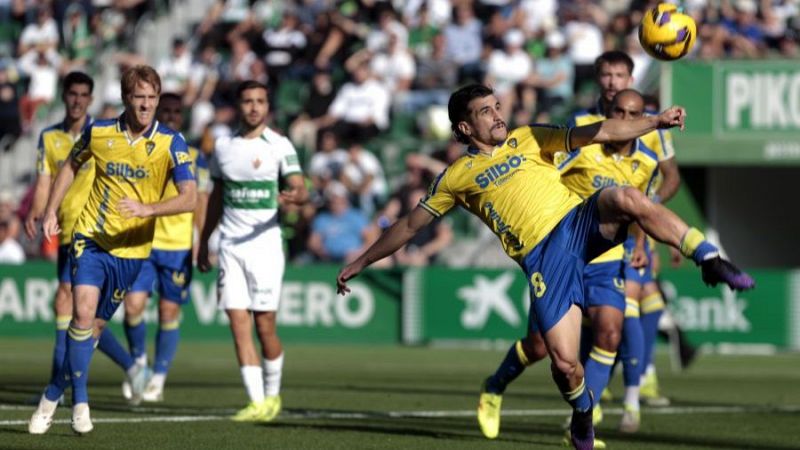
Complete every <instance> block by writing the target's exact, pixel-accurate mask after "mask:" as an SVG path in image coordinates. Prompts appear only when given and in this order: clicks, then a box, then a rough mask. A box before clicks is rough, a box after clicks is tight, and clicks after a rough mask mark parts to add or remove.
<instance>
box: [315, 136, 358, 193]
mask: <svg viewBox="0 0 800 450" xmlns="http://www.w3.org/2000/svg"><path fill="white" fill-rule="evenodd" d="M319 141H320V144H319V151H317V152H316V153H314V156H312V157H311V162H310V163H309V169H308V174H309V175H310V176H311V182H312V184H313V186H314V189H315V190H316V191H317V192H319V193H322V192H324V191H325V188H326V187H327V186H328V183H330V182H331V181H338V180H340V179H341V177H342V172H343V170H344V167H345V165H346V164H347V163H348V160H349V159H350V155H349V154H348V153H347V150H344V149H343V148H341V147H339V143H338V141H337V139H336V135H335V134H334V133H333V131H331V130H324V131H323V132H322V133H320V138H319Z"/></svg>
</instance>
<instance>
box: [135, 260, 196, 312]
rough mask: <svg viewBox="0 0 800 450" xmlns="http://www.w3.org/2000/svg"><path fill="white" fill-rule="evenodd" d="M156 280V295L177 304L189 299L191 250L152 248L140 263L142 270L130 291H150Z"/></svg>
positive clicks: (184, 302)
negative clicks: (146, 257)
mask: <svg viewBox="0 0 800 450" xmlns="http://www.w3.org/2000/svg"><path fill="white" fill-rule="evenodd" d="M156 282H158V295H159V297H160V298H161V299H162V300H168V301H171V302H173V303H177V304H179V305H184V304H186V303H187V302H188V301H189V299H190V296H189V285H190V284H191V282H192V251H191V250H155V249H154V250H153V251H152V252H150V258H148V259H146V260H144V262H143V263H142V270H141V271H139V276H137V277H136V281H134V282H133V286H132V287H131V292H147V293H148V294H150V293H152V292H153V290H155V283H156Z"/></svg>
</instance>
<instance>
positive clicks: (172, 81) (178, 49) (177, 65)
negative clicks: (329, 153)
mask: <svg viewBox="0 0 800 450" xmlns="http://www.w3.org/2000/svg"><path fill="white" fill-rule="evenodd" d="M156 71H158V74H159V75H160V76H161V86H162V91H163V92H172V93H174V94H177V95H179V96H183V94H184V93H185V92H186V88H187V86H188V84H189V78H190V77H191V73H192V53H191V52H190V51H189V46H188V45H187V44H186V41H185V40H184V39H183V38H181V37H176V38H175V39H173V40H172V51H171V52H170V54H169V55H168V56H166V57H164V58H163V59H162V60H161V61H160V62H159V63H158V65H157V66H156Z"/></svg>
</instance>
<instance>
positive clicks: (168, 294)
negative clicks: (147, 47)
mask: <svg viewBox="0 0 800 450" xmlns="http://www.w3.org/2000/svg"><path fill="white" fill-rule="evenodd" d="M156 117H157V118H158V120H159V121H160V122H161V123H163V124H165V125H166V126H168V127H169V128H171V129H173V130H175V131H181V130H182V129H183V101H182V99H181V97H180V96H179V95H177V94H173V93H169V92H168V93H164V94H161V99H160V101H159V103H158V112H157V114H156ZM189 156H190V157H191V160H192V172H193V173H194V175H195V178H196V180H197V191H198V192H197V207H196V209H195V211H194V213H183V214H179V215H174V216H166V217H159V218H158V219H157V220H156V232H155V237H154V238H153V251H152V252H151V253H150V257H149V258H148V259H147V261H145V262H144V263H143V264H142V269H141V270H140V271H139V275H138V276H137V277H136V281H134V283H133V286H132V287H131V290H130V291H129V292H128V294H127V295H126V296H125V322H124V327H125V335H126V337H127V338H128V347H129V349H130V355H131V356H132V357H133V359H134V360H135V362H136V363H137V364H140V365H142V366H146V365H147V354H146V347H147V345H146V344H147V342H146V338H147V328H146V324H145V320H144V309H145V306H146V304H147V299H148V297H149V296H150V293H151V291H152V290H153V289H155V286H156V285H157V286H158V295H159V301H158V321H159V327H158V332H157V333H156V353H155V359H154V360H153V376H152V378H150V381H149V382H148V383H147V387H146V388H145V390H144V392H143V393H142V400H143V401H146V402H159V401H162V400H163V399H164V382H165V381H166V378H167V371H168V370H169V366H170V364H171V363H172V360H173V359H174V357H175V353H176V351H177V349H178V341H179V339H180V328H179V325H180V323H179V319H180V317H179V316H180V308H181V306H183V305H185V304H186V303H188V302H189V301H190V300H191V298H190V292H189V285H190V284H191V281H192V244H193V236H194V230H195V228H196V229H197V230H202V229H203V224H202V221H203V219H205V208H206V204H207V202H208V192H209V190H210V184H211V182H210V178H209V173H208V164H207V163H206V160H205V158H204V157H203V155H202V153H200V152H199V151H198V150H197V149H196V148H194V147H189ZM176 195H178V192H177V191H176V190H175V188H174V186H173V185H171V184H168V185H167V188H166V190H165V191H164V197H163V198H164V199H168V198H171V197H174V196H176ZM123 393H124V395H125V396H126V397H129V396H130V394H131V392H130V385H129V384H128V382H127V381H126V382H125V383H124V384H123Z"/></svg>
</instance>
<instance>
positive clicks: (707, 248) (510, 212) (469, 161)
mask: <svg viewBox="0 0 800 450" xmlns="http://www.w3.org/2000/svg"><path fill="white" fill-rule="evenodd" d="M500 111H501V109H500V102H498V101H497V98H496V97H495V96H494V93H493V92H492V90H491V89H489V88H487V87H486V86H483V85H469V86H465V87H463V88H461V89H459V90H457V91H456V92H455V93H453V95H451V97H450V101H449V104H448V114H449V117H450V122H451V127H452V129H453V132H454V134H455V136H456V138H457V139H458V140H459V142H462V143H465V144H468V145H469V147H468V150H467V154H466V155H464V156H462V157H461V158H459V159H458V160H456V161H455V162H454V163H452V164H450V165H449V166H448V168H447V169H446V170H445V171H444V172H442V173H441V174H440V175H439V176H438V177H437V178H436V179H435V180H434V181H433V183H432V184H431V186H430V188H429V192H428V195H427V196H426V197H425V198H424V199H423V200H422V201H421V202H420V204H419V206H418V207H417V208H415V209H414V210H412V211H411V212H410V213H409V214H408V215H407V216H405V217H403V218H401V219H400V220H398V221H397V222H395V224H393V225H392V226H391V227H390V228H389V229H388V230H387V231H386V232H384V233H383V235H381V237H380V238H379V239H378V240H377V241H376V242H375V243H374V244H373V245H372V246H370V247H369V248H368V249H367V250H366V251H365V252H364V253H363V254H362V255H361V256H359V257H358V258H357V259H356V260H355V261H354V262H352V263H351V264H349V265H347V266H345V267H344V268H342V270H341V271H340V272H339V275H338V276H337V280H336V282H337V290H338V292H339V293H340V294H344V293H347V292H349V288H348V287H347V281H348V280H350V279H352V278H353V277H355V276H357V275H358V274H359V273H360V272H361V271H362V270H363V269H364V268H365V267H367V266H369V265H370V264H372V263H374V262H375V261H378V260H380V259H383V258H385V257H386V256H388V255H390V254H392V253H393V252H395V251H396V250H397V249H399V248H400V247H402V246H403V245H404V244H405V243H406V242H408V240H409V239H411V237H413V236H414V235H415V234H416V232H417V231H418V230H420V229H421V228H422V227H424V226H425V225H427V224H429V223H430V222H431V221H432V220H433V219H434V218H436V217H439V216H441V215H443V214H445V213H446V212H447V211H449V210H450V209H452V208H453V207H454V206H456V205H459V206H461V207H463V208H465V209H467V210H468V211H469V212H471V213H472V214H474V215H476V216H477V217H478V218H479V219H481V221H483V222H484V223H485V224H486V225H487V226H488V227H489V228H490V229H491V230H492V231H493V232H494V233H495V234H496V235H497V236H498V238H499V239H500V242H501V244H502V246H503V249H504V250H505V251H506V253H507V254H508V255H509V256H510V257H511V258H512V259H514V260H515V261H517V262H518V263H519V264H520V266H521V267H522V269H523V271H524V272H525V274H526V277H527V278H528V280H529V285H530V293H531V300H532V304H531V309H530V317H529V324H530V326H529V331H530V332H535V331H539V332H541V334H542V336H543V337H544V343H545V346H546V348H547V352H548V353H549V355H550V358H551V360H552V365H551V368H552V372H553V379H554V381H555V382H556V385H557V386H558V388H559V390H560V391H561V393H562V394H563V396H564V399H565V400H566V401H567V402H569V403H570V405H571V406H572V407H573V415H572V422H571V425H570V431H571V441H572V444H573V446H575V447H576V448H579V449H584V448H593V445H594V429H593V427H592V405H593V400H592V395H591V394H590V392H589V391H588V390H587V389H586V385H585V382H584V374H583V367H582V366H581V364H580V362H579V361H578V341H579V339H580V322H581V316H582V313H581V307H582V305H583V298H584V292H583V269H584V266H585V265H586V262H588V261H591V260H592V259H594V258H595V257H597V256H599V255H600V254H602V253H603V252H605V251H607V250H609V249H610V248H611V247H613V246H614V245H616V244H619V243H621V241H622V238H623V237H624V236H625V234H626V231H627V226H628V224H629V223H631V222H636V223H637V224H639V226H641V227H642V228H643V229H644V230H645V231H646V232H647V233H648V234H650V235H652V236H654V237H656V238H657V239H659V240H660V241H662V242H665V243H668V244H669V245H672V246H674V247H679V248H681V250H682V252H683V254H684V255H686V256H687V257H691V258H693V259H694V260H695V261H696V262H697V263H698V264H699V265H701V266H702V269H703V278H704V280H705V281H706V282H707V283H711V284H716V283H719V282H724V283H726V284H728V285H729V286H731V287H732V288H734V289H748V288H751V287H752V286H753V280H752V279H751V278H750V277H749V276H748V275H746V274H744V273H742V272H740V271H739V270H738V269H736V268H735V267H734V266H733V265H732V264H730V263H729V262H727V261H724V260H722V259H720V257H719V254H718V250H717V249H716V248H715V247H714V246H713V245H711V244H709V243H708V242H707V241H705V239H704V237H703V235H702V233H700V232H699V231H697V230H696V229H693V228H689V227H688V226H687V225H686V224H685V223H684V222H683V221H681V220H680V219H679V218H678V217H677V216H676V215H675V214H674V213H672V212H670V211H669V210H667V209H665V208H664V207H662V206H660V205H657V204H654V203H652V202H651V201H649V200H648V199H647V197H645V196H644V194H642V193H641V192H639V191H638V190H636V189H635V188H631V187H607V188H604V189H601V190H600V191H598V192H597V193H596V194H594V195H592V196H591V197H589V198H588V199H586V200H583V199H581V198H580V197H579V196H578V195H576V194H574V193H572V192H571V191H569V189H567V187H566V186H564V185H563V184H562V183H561V182H560V178H561V177H560V173H559V172H558V169H557V168H556V167H555V166H554V165H553V156H554V154H555V153H556V152H559V151H568V150H569V149H572V148H578V147H583V146H585V145H589V144H592V143H607V142H618V141H624V140H630V139H634V138H636V137H638V136H642V135H644V134H646V133H648V132H650V131H653V130H655V129H658V128H668V127H674V126H681V127H682V126H683V124H684V118H685V112H684V110H683V109H682V108H678V107H673V108H670V109H668V110H666V111H664V112H663V113H661V114H659V115H658V116H651V117H645V118H640V119H637V120H616V119H609V120H605V121H603V122H598V123H594V124H591V125H586V126H580V127H575V128H560V127H555V126H547V125H532V126H524V127H520V128H517V129H514V130H511V131H509V130H508V129H507V127H506V123H505V121H504V119H503V117H502V116H501V114H500ZM509 356H513V357H514V358H515V359H516V363H515V364H514V365H515V367H510V370H520V369H521V368H522V367H524V361H523V358H524V353H522V352H521V351H519V352H518V351H517V346H516V345H515V346H513V347H512V348H511V349H510V351H509ZM504 363H505V362H504ZM498 406H499V405H498Z"/></svg>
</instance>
